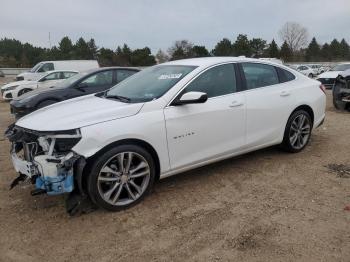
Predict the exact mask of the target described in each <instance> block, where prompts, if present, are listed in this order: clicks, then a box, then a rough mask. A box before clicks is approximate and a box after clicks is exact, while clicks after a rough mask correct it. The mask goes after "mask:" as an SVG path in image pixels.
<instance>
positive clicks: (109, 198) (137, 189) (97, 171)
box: [87, 145, 156, 211]
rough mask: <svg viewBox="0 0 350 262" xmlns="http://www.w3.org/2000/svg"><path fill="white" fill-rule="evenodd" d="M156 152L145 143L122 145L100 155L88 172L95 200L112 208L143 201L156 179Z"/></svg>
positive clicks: (101, 205) (107, 208) (124, 206)
mask: <svg viewBox="0 0 350 262" xmlns="http://www.w3.org/2000/svg"><path fill="white" fill-rule="evenodd" d="M155 172H156V171H155V164H154V160H153V158H152V156H151V155H150V154H149V153H148V152H147V151H146V150H145V149H143V148H142V147H139V146H136V145H121V146H117V147H115V148H112V149H110V150H108V151H106V152H104V153H103V154H102V155H100V156H99V157H97V158H96V159H95V160H94V162H93V163H92V167H91V169H90V171H89V174H88V180H87V191H88V194H89V196H90V198H91V200H92V201H93V202H94V203H95V204H96V205H97V206H99V207H102V208H104V209H106V210H109V211H119V210H121V209H125V208H128V207H130V206H133V205H135V204H137V203H138V202H140V201H141V200H142V199H143V198H144V197H145V195H147V194H148V193H149V192H150V190H151V188H152V186H153V184H154V179H155Z"/></svg>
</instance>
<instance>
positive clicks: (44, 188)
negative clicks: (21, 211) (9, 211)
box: [5, 125, 85, 195]
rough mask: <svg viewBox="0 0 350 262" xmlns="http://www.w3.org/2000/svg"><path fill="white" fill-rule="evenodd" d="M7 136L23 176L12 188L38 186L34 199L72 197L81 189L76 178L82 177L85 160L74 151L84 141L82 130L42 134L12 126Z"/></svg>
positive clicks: (16, 165) (14, 161)
mask: <svg viewBox="0 0 350 262" xmlns="http://www.w3.org/2000/svg"><path fill="white" fill-rule="evenodd" d="M5 136H6V137H7V138H8V139H9V140H10V142H11V143H12V147H11V157H12V163H13V166H14V168H15V170H16V171H17V172H18V173H19V177H18V178H16V179H15V180H14V181H13V183H12V184H11V188H13V187H14V186H16V185H17V184H18V183H19V182H20V181H21V180H30V181H31V182H32V183H34V184H35V187H36V188H35V190H33V191H32V192H31V194H32V195H37V194H43V193H47V194H48V195H58V194H63V193H70V192H73V190H74V188H75V184H78V187H79V183H75V177H74V176H75V175H76V174H77V173H80V174H81V172H82V168H83V166H82V165H81V163H85V159H84V158H83V157H82V156H80V155H78V154H76V153H75V152H73V151H72V150H71V149H72V148H73V147H74V146H75V145H76V144H77V143H78V142H79V140H80V139H81V133H80V130H79V129H75V130H66V131H56V132H47V131H45V132H42V131H34V130H29V129H25V128H22V127H19V126H16V125H11V126H9V127H8V129H7V130H6V132H5ZM77 166H78V167H79V168H77ZM74 169H80V170H74ZM80 176H81V175H80Z"/></svg>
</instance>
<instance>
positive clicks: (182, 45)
mask: <svg viewBox="0 0 350 262" xmlns="http://www.w3.org/2000/svg"><path fill="white" fill-rule="evenodd" d="M192 48H193V44H192V43H191V42H189V41H188V40H179V41H176V42H175V43H174V45H173V46H172V47H170V48H169V49H168V53H169V55H170V57H171V58H170V60H178V59H183V58H189V57H192V55H193V54H192Z"/></svg>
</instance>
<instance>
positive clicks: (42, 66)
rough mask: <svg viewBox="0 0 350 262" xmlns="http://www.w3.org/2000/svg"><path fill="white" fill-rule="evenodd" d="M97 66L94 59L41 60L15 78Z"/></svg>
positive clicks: (32, 78)
mask: <svg viewBox="0 0 350 262" xmlns="http://www.w3.org/2000/svg"><path fill="white" fill-rule="evenodd" d="M95 68H99V64H98V62H97V61H96V60H61V61H42V62H40V63H38V64H36V65H35V66H34V67H33V68H32V69H30V71H29V72H24V73H21V74H19V75H17V77H16V80H17V81H21V80H37V79H39V78H40V77H42V76H43V75H44V74H45V72H48V71H53V70H73V71H78V72H81V71H86V70H90V69H95Z"/></svg>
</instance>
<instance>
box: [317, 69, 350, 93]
mask: <svg viewBox="0 0 350 262" xmlns="http://www.w3.org/2000/svg"><path fill="white" fill-rule="evenodd" d="M349 69H350V63H341V64H337V65H335V66H333V67H332V68H331V69H329V70H328V71H327V72H324V73H323V74H320V75H319V76H318V78H317V80H318V81H320V82H321V83H322V84H323V85H324V86H325V87H326V88H327V89H332V88H333V86H334V83H335V79H336V78H337V76H338V75H339V74H340V73H342V72H344V71H346V70H349Z"/></svg>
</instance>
